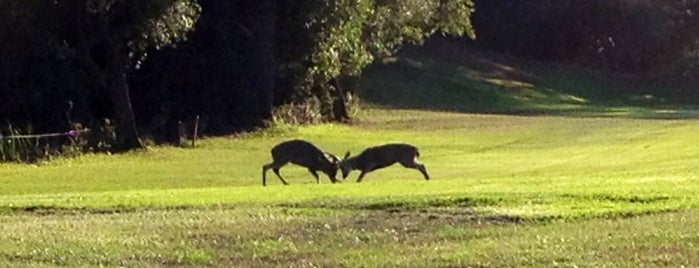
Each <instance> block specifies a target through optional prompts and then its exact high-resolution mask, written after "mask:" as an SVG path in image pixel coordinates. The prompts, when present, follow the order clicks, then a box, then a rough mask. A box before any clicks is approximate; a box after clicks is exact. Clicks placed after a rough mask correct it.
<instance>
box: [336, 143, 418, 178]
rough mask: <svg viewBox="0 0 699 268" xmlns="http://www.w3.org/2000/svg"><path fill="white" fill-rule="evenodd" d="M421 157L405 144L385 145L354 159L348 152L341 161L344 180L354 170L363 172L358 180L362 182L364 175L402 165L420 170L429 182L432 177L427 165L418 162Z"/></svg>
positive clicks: (414, 149) (367, 150) (368, 150)
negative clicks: (428, 172) (398, 164)
mask: <svg viewBox="0 0 699 268" xmlns="http://www.w3.org/2000/svg"><path fill="white" fill-rule="evenodd" d="M419 156H420V152H419V151H418V149H417V147H415V146H413V145H410V144H404V143H390V144H384V145H380V146H375V147H370V148H367V149H366V150H364V151H362V152H361V153H360V154H358V155H356V156H353V157H350V153H349V152H347V154H345V157H344V159H342V161H340V170H341V171H342V178H343V179H344V178H347V175H349V173H350V171H352V170H359V171H361V173H360V174H359V178H357V182H361V181H362V179H363V178H364V175H366V174H367V173H369V172H371V171H374V170H377V169H380V168H385V167H388V166H390V165H393V164H395V163H400V164H401V165H403V166H404V167H406V168H414V169H417V170H419V171H420V173H422V175H423V176H425V180H429V179H430V175H428V174H427V169H426V168H425V165H423V164H421V163H420V162H418V160H417V158H418V157H419Z"/></svg>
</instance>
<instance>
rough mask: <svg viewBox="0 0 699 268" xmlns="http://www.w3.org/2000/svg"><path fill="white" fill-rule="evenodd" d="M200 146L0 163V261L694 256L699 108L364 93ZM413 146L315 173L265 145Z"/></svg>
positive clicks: (694, 262) (428, 262)
mask: <svg viewBox="0 0 699 268" xmlns="http://www.w3.org/2000/svg"><path fill="white" fill-rule="evenodd" d="M357 117H358V118H359V119H360V120H359V121H358V122H356V123H354V124H352V125H336V124H324V125H315V126H302V127H298V126H277V127H274V128H272V129H268V130H265V131H261V132H255V133H250V134H246V135H242V136H239V137H235V138H234V137H227V138H210V139H204V140H201V141H200V142H199V144H198V146H197V147H196V148H172V147H153V148H149V149H148V150H146V151H143V152H134V153H130V154H125V155H113V156H108V155H86V156H82V157H79V158H74V159H61V160H56V161H52V162H48V163H44V164H40V165H24V164H0V184H1V185H2V187H0V266H54V265H67V266H83V265H85V266H93V265H94V266H99V265H107V266H110V265H114V266H131V267H133V266H177V265H179V266H224V267H229V266H234V267H251V266H254V267H260V266H262V267H266V266H284V267H288V266H292V267H313V266H323V267H376V266H381V267H385V266H404V267H441V266H451V267H463V266H493V267H502V266H534V267H541V266H573V265H577V266H594V267H597V266H639V265H647V266H673V267H676V266H680V265H686V266H698V265H699V222H698V221H699V197H698V195H697V194H698V193H699V172H697V171H696V169H697V167H698V166H699V135H697V133H699V120H697V119H692V118H693V115H692V114H691V113H690V112H687V116H683V118H684V119H636V118H630V117H623V116H622V117H571V116H546V115H538V116H526V115H520V116H513V115H494V114H493V115H484V114H465V113H446V112H428V111H414V110H390V109H378V108H370V109H366V110H365V111H363V112H361V114H359V115H357ZM292 138H302V139H307V140H309V141H312V142H314V143H316V144H317V145H319V146H320V147H322V148H323V149H325V150H327V151H329V152H331V153H335V154H337V155H338V156H341V155H344V153H345V152H346V151H348V150H349V151H350V152H352V153H358V152H360V151H361V150H362V149H363V148H365V147H368V146H372V145H377V144H382V143H387V142H407V143H411V144H414V145H416V146H418V147H419V148H420V153H421V156H420V160H421V161H422V162H423V163H424V164H425V165H426V167H427V169H428V172H429V173H430V175H431V177H432V180H430V181H425V180H424V179H423V178H422V175H421V174H420V173H419V172H418V171H416V170H411V169H405V168H402V167H400V166H399V165H395V166H391V167H388V168H386V169H382V170H378V171H375V172H372V173H369V174H368V175H367V176H366V177H365V179H364V181H363V182H362V183H356V182H355V180H356V178H357V176H358V172H357V171H355V172H353V173H352V174H351V176H350V177H349V178H348V179H347V180H346V181H343V182H342V183H339V184H331V183H330V182H329V180H328V179H327V177H325V175H324V174H321V183H320V184H316V183H315V179H313V177H312V176H311V175H310V174H309V173H308V172H307V171H306V169H304V168H300V167H296V166H292V165H289V166H287V167H285V168H283V169H282V175H283V176H285V178H286V179H287V181H288V182H290V183H291V185H290V186H284V185H282V184H281V182H280V181H279V180H278V179H277V178H276V176H275V175H274V174H273V173H272V172H271V171H270V172H269V174H268V186H267V187H262V185H261V177H262V174H261V172H262V170H261V167H262V165H264V164H266V163H268V162H270V161H271V156H270V153H269V150H270V148H271V147H272V146H274V144H276V143H278V142H280V141H283V140H286V139H292Z"/></svg>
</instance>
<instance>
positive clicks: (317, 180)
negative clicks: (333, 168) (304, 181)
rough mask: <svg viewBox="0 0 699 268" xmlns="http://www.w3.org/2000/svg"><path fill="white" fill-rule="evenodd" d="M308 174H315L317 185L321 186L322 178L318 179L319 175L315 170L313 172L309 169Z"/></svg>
mask: <svg viewBox="0 0 699 268" xmlns="http://www.w3.org/2000/svg"><path fill="white" fill-rule="evenodd" d="M308 172H311V174H313V177H315V178H316V183H318V184H320V177H318V173H316V171H315V170H312V169H310V168H309V169H308Z"/></svg>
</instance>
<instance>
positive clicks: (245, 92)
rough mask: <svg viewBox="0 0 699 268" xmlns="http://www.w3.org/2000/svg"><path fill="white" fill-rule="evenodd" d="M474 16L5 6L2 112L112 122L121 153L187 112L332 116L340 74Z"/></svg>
mask: <svg viewBox="0 0 699 268" xmlns="http://www.w3.org/2000/svg"><path fill="white" fill-rule="evenodd" d="M472 11H473V3H472V2H471V1H470V0H431V1H424V0H373V1H371V0H370V1H366V0H362V1H360V0H333V1H326V0H309V1H293V0H257V1H256V0H234V1H231V0H199V1H197V0H56V1H42V0H27V1H14V0H0V13H2V14H0V39H1V40H3V42H2V43H0V56H1V57H2V59H3V60H2V63H0V64H1V65H0V98H1V99H2V101H3V103H2V106H0V120H2V121H3V122H2V123H8V124H9V123H11V124H14V125H15V126H26V125H31V126H33V128H34V129H35V130H36V131H38V132H46V131H56V130H64V129H66V128H69V127H70V126H69V124H71V123H74V122H80V123H83V124H87V125H90V126H96V125H98V124H101V123H103V122H104V121H103V119H104V118H110V119H112V121H111V122H112V124H113V127H114V130H115V134H116V142H115V145H114V147H113V149H115V150H126V149H130V148H138V147H141V146H142V145H141V143H140V141H139V139H138V137H139V131H141V133H146V132H147V133H150V134H153V135H156V136H166V135H167V133H170V132H172V128H173V126H175V125H176V123H175V122H177V121H183V120H187V118H188V117H191V116H193V115H201V116H202V118H203V121H204V124H205V125H206V129H207V131H208V132H209V133H229V132H231V131H235V130H237V129H245V128H250V127H256V126H260V125H262V123H263V122H264V121H265V120H269V119H270V118H271V116H272V109H273V107H274V106H276V105H279V104H282V103H288V102H302V101H304V100H306V99H308V98H317V99H320V100H321V103H322V105H321V112H322V113H323V114H324V115H325V116H326V117H327V118H329V119H334V118H335V117H337V116H338V115H339V116H340V117H341V116H342V113H341V112H342V109H337V108H334V107H333V106H343V105H344V101H342V98H341V96H343V94H340V92H339V90H340V88H341V87H340V86H339V83H337V82H336V81H340V80H341V78H343V77H351V76H357V75H359V74H360V73H361V70H362V69H363V68H364V66H366V65H368V64H369V63H371V62H374V61H376V60H380V59H382V58H383V57H386V56H390V55H392V54H393V53H394V52H395V51H396V49H397V48H398V47H399V46H400V45H401V44H403V43H405V42H416V43H419V42H422V41H423V40H424V39H425V38H427V37H428V36H430V35H432V34H435V33H440V32H441V33H448V34H453V35H464V34H468V35H470V36H473V28H472V27H471V24H470V15H471V13H472ZM48 18H50V19H48ZM338 99H340V101H337V100H338ZM333 111H335V112H333Z"/></svg>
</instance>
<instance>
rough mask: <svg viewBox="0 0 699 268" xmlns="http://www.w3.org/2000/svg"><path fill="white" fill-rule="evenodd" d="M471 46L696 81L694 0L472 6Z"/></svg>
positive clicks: (516, 0) (698, 33)
mask: <svg viewBox="0 0 699 268" xmlns="http://www.w3.org/2000/svg"><path fill="white" fill-rule="evenodd" d="M476 4H477V6H478V12H476V13H475V14H474V16H473V22H474V25H475V27H476V29H478V33H479V34H478V39H477V40H476V41H475V42H476V44H477V45H479V46H481V47H483V48H488V49H494V50H499V51H501V52H506V53H511V54H514V55H518V56H523V57H529V58H533V59H538V60H544V61H558V62H567V63H574V64H579V65H583V66H587V67H591V68H596V69H603V70H610V71H614V72H619V73H626V74H632V75H641V76H656V75H669V74H681V73H685V74H686V75H689V73H692V74H693V75H694V76H697V74H698V73H697V68H696V66H697V62H698V60H699V58H698V57H697V49H698V48H699V47H698V45H699V14H698V13H699V1H696V0H610V1H587V0H540V1H525V0H505V1H488V0H478V1H476Z"/></svg>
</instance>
